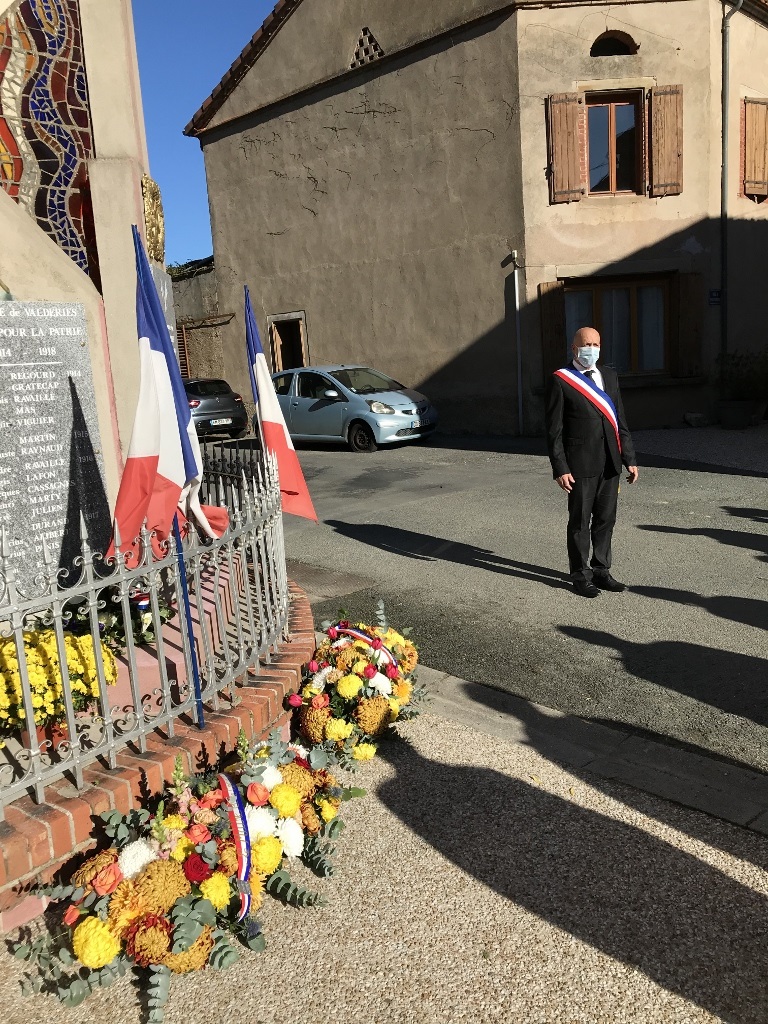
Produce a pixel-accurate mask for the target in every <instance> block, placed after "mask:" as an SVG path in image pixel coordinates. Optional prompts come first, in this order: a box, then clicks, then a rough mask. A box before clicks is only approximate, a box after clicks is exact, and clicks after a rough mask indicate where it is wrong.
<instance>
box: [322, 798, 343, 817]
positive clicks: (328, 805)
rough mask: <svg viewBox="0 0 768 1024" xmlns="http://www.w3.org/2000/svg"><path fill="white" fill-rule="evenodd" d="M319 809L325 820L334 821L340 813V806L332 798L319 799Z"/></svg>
mask: <svg viewBox="0 0 768 1024" xmlns="http://www.w3.org/2000/svg"><path fill="white" fill-rule="evenodd" d="M317 809H318V810H319V811H320V817H321V818H322V819H323V821H333V819H334V818H335V817H336V815H337V814H338V813H339V808H338V807H337V806H336V804H334V803H333V802H332V801H331V800H318V801H317Z"/></svg>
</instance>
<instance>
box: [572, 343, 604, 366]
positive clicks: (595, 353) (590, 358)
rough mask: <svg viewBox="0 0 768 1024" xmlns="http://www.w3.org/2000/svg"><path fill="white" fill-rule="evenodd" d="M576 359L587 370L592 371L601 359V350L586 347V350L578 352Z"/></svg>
mask: <svg viewBox="0 0 768 1024" xmlns="http://www.w3.org/2000/svg"><path fill="white" fill-rule="evenodd" d="M576 358H577V359H578V360H579V362H580V363H581V365H582V366H583V367H584V368H585V369H587V370H591V369H592V367H593V366H595V365H596V364H597V360H598V359H599V358H600V348H599V346H595V345H585V346H584V348H580V349H578V350H577V356H576Z"/></svg>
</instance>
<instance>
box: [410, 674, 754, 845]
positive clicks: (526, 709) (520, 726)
mask: <svg viewBox="0 0 768 1024" xmlns="http://www.w3.org/2000/svg"><path fill="white" fill-rule="evenodd" d="M419 677H420V681H421V682H424V683H426V685H427V687H428V689H429V693H430V696H431V698H432V699H431V701H430V704H429V708H428V710H429V711H430V712H431V713H433V714H436V715H438V716H439V717H442V718H447V719H449V720H451V721H454V722H460V723H461V724H462V725H466V726H469V727H470V728H473V729H476V730H477V731H478V732H482V733H485V734H487V735H489V736H497V737H499V738H500V739H504V740H507V742H510V743H521V744H524V745H525V746H529V747H533V748H534V749H536V750H538V751H539V753H541V754H542V755H543V756H544V757H547V758H548V759H550V760H552V761H555V762H557V763H559V764H561V765H562V766H563V767H565V768H577V769H579V770H583V771H588V772H590V773H591V774H593V775H596V776H599V777H600V778H603V779H610V780H611V781H612V782H619V783H624V784H625V785H628V786H632V787H633V788H634V789H638V790H641V791H642V792H644V793H651V794H653V795H654V796H657V797H661V798H662V799H664V800H669V801H671V802H672V803H676V804H680V805H681V806H683V807H688V808H691V809H692V810H696V811H702V812H704V813H705V814H709V815H711V816H712V817H714V818H719V819H721V820H722V821H727V822H730V823H731V824H732V825H739V826H740V827H742V828H747V829H750V830H751V831H753V832H757V833H759V834H760V835H765V836H768V775H764V774H762V773H760V772H758V771H755V770H752V769H750V768H743V767H741V766H739V765H737V764H733V763H731V762H727V761H720V760H717V759H716V758H714V757H707V756H705V755H702V754H697V753H693V752H692V751H689V750H685V749H682V748H680V747H676V746H673V745H672V744H666V743H662V742H659V741H657V740H650V739H646V738H644V737H642V736H639V735H637V734H636V733H633V732H632V731H631V730H629V729H621V728H619V727H612V726H607V725H602V724H598V723H596V722H590V721H589V720H588V719H584V718H577V717H576V716H574V715H567V714H564V713H563V712H560V711H555V710H553V709H552V708H547V707H544V706H543V705H540V704H533V703H531V702H530V701H527V700H524V699H523V698H522V697H516V696H514V695H513V694H510V693H506V692H504V691H503V690H494V689H491V688H490V687H488V686H484V685H482V684H481V683H472V682H468V681H467V680H466V679H459V678H457V677H456V676H452V675H450V674H448V673H447V672H439V671H437V670H435V669H431V668H427V667H426V666H424V665H420V666H419Z"/></svg>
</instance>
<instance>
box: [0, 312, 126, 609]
mask: <svg viewBox="0 0 768 1024" xmlns="http://www.w3.org/2000/svg"><path fill="white" fill-rule="evenodd" d="M81 515H82V517H83V519H84V521H85V524H86V529H87V532H88V540H89V542H90V544H91V546H92V547H93V548H94V549H95V550H97V551H104V550H105V549H106V546H107V545H108V544H109V538H110V517H109V506H108V504H107V498H106V491H105V487H104V463H103V458H102V450H101V441H100V437H99V427H98V420H97V416H96V395H95V391H94V384H93V374H92V372H91V359H90V349H89V345H88V329H87V324H86V319H85V309H84V307H83V306H82V305H81V304H79V303H57V302H0V523H3V524H4V525H5V526H6V527H7V528H8V532H9V536H10V537H11V538H12V541H13V543H12V549H11V550H12V555H13V562H14V568H15V569H16V576H17V584H18V586H19V588H20V589H21V590H23V591H27V592H32V591H33V590H37V587H35V586H34V579H35V576H36V574H38V573H39V572H40V570H41V568H42V565H43V551H42V543H43V539H45V541H46V542H47V544H48V547H49V549H50V552H51V554H52V556H53V558H54V560H55V561H56V562H57V563H58V565H59V566H60V568H62V569H64V570H67V572H69V571H70V570H72V564H73V559H74V558H75V557H76V556H77V554H78V552H79V548H80V517H81ZM69 578H70V579H71V578H72V577H69ZM66 579H67V578H66V577H65V582H66Z"/></svg>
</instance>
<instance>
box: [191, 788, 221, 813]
mask: <svg viewBox="0 0 768 1024" xmlns="http://www.w3.org/2000/svg"><path fill="white" fill-rule="evenodd" d="M197 802H198V805H199V807H200V809H201V810H203V811H212V810H214V809H215V808H216V807H218V806H219V804H223V803H224V794H223V793H222V792H221V790H220V789H212V790H211V792H210V793H206V794H205V796H201V797H200V798H199V799H198V801H197Z"/></svg>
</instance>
